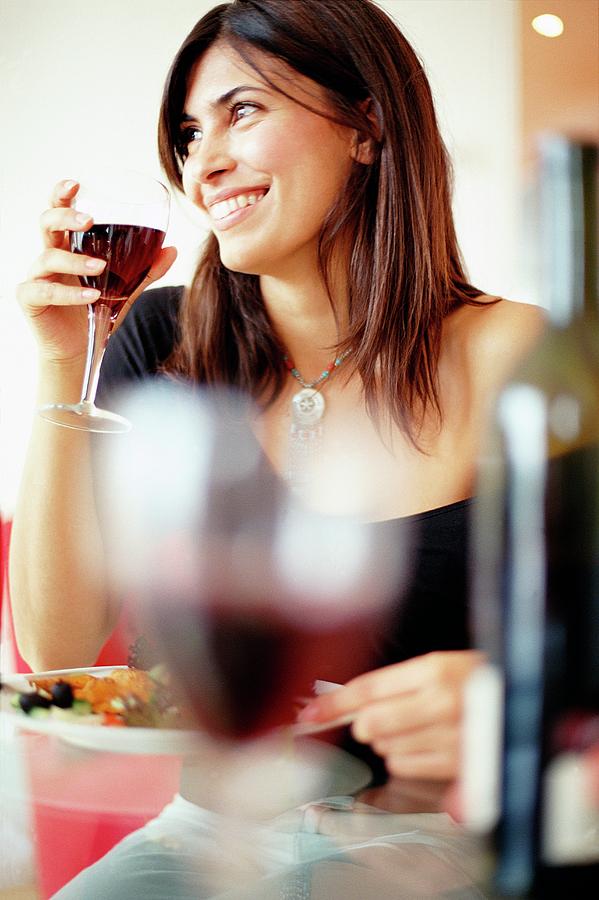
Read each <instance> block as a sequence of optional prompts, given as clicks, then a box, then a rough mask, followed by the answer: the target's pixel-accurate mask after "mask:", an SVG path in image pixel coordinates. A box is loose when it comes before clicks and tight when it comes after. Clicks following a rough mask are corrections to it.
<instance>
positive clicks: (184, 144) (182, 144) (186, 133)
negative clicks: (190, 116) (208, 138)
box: [179, 125, 202, 156]
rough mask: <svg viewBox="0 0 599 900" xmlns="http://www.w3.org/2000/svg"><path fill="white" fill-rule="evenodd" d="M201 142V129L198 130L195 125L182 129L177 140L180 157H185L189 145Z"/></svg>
mask: <svg viewBox="0 0 599 900" xmlns="http://www.w3.org/2000/svg"><path fill="white" fill-rule="evenodd" d="M201 140H202V129H201V128H198V126H197V125H188V126H187V127H186V128H182V129H181V136H180V138H179V148H180V151H181V153H182V155H183V156H187V154H188V153H189V148H190V145H191V144H193V143H195V142H197V141H201Z"/></svg>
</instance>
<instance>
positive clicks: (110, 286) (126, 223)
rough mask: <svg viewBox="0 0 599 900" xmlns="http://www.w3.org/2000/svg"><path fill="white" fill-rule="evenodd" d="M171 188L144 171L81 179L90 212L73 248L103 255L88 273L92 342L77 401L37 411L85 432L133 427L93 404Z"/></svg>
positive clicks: (83, 205)
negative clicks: (97, 268)
mask: <svg viewBox="0 0 599 900" xmlns="http://www.w3.org/2000/svg"><path fill="white" fill-rule="evenodd" d="M169 203H170V198H169V193H168V191H167V189H166V187H165V186H164V185H163V184H162V183H161V182H160V181H157V180H156V179H154V178H151V177H150V176H148V175H144V174H143V173H141V172H133V171H127V170H103V171H100V172H96V173H93V174H91V175H89V176H88V177H86V178H84V179H82V180H81V184H80V188H79V191H78V193H77V196H76V198H75V201H74V203H73V207H74V208H75V209H77V210H80V211H81V212H83V213H86V214H88V215H90V216H91V217H92V219H93V222H92V225H91V227H90V228H88V229H87V230H86V231H73V232H71V237H70V244H71V251H72V252H73V253H84V254H86V255H88V256H92V257H95V258H98V259H105V260H106V266H105V268H104V271H103V272H101V273H100V274H99V275H86V276H84V277H83V278H82V282H83V284H84V285H85V286H86V287H89V288H95V289H97V290H99V291H101V294H100V297H99V298H98V300H96V302H95V303H90V304H88V307H87V316H88V346H87V360H86V366H85V375H84V379H83V388H82V391H81V400H80V401H79V403H50V404H47V405H45V406H42V407H40V409H39V410H38V412H39V414H40V415H41V416H42V418H44V419H47V420H48V421H49V422H54V423H55V424H56V425H64V426H66V427H67V428H77V429H81V430H82V431H96V432H117V433H118V432H125V431H128V430H129V429H130V428H131V425H130V423H129V421H128V420H127V419H126V418H124V417H123V416H119V415H117V414H116V413H112V412H109V411H108V410H105V409H99V408H98V407H97V406H96V405H95V402H94V401H95V397H96V390H97V386H98V377H99V374H100V366H101V364H102V359H103V357H104V352H105V350H106V345H107V343H108V339H109V338H110V335H111V333H112V330H113V328H114V325H115V322H116V320H117V317H118V315H119V313H120V311H121V309H122V308H123V306H124V305H125V303H126V302H127V300H128V299H129V298H130V297H131V295H132V294H133V293H134V291H136V290H137V288H138V287H139V286H140V284H141V283H142V281H143V280H144V278H145V277H146V275H147V274H148V272H149V270H150V268H151V266H152V264H153V263H154V261H155V259H156V257H157V255H158V253H159V252H160V249H161V247H162V242H163V241H164V236H165V233H166V228H167V224H168V214H169Z"/></svg>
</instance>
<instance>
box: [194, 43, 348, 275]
mask: <svg viewBox="0 0 599 900" xmlns="http://www.w3.org/2000/svg"><path fill="white" fill-rule="evenodd" d="M259 63H260V65H261V66H262V65H264V68H265V70H266V71H267V73H268V76H269V77H272V80H273V82H274V83H275V84H279V83H280V84H281V86H283V87H284V89H285V90H286V91H287V92H288V93H289V94H291V95H292V96H293V97H298V98H299V99H301V100H303V102H306V103H309V104H310V105H311V106H312V107H314V108H316V109H319V110H320V109H322V110H323V111H326V109H327V107H326V105H325V100H324V97H323V92H322V90H321V89H320V87H319V86H318V85H316V84H315V83H314V82H312V81H311V80H310V79H307V78H304V77H303V76H301V75H299V74H297V73H296V72H293V71H292V70H289V69H285V68H283V66H282V64H280V63H277V62H275V61H273V60H271V58H270V57H267V56H264V55H260V58H259ZM181 129H182V134H183V138H184V143H185V145H186V147H187V150H188V154H189V155H188V157H187V159H186V161H185V164H184V167H183V187H184V190H185V193H186V195H187V196H188V197H189V198H190V199H191V200H192V201H193V202H194V203H195V204H196V205H197V206H198V207H200V208H201V209H202V210H204V211H205V213H206V215H207V217H208V219H209V222H210V227H211V229H212V231H213V232H214V234H215V235H216V238H217V240H218V243H219V247H220V255H221V259H222V262H223V264H224V265H225V266H226V267H227V268H229V269H232V270H234V271H238V272H247V273H253V274H257V275H265V274H266V275H274V276H277V275H279V276H285V275H287V276H293V275H294V274H301V273H302V271H303V270H304V268H305V267H314V265H315V264H316V259H317V256H316V250H317V243H318V236H319V233H320V230H321V227H322V224H323V221H324V219H325V217H326V215H327V213H328V211H329V210H330V208H331V207H332V205H333V203H334V201H335V200H336V199H337V197H338V196H339V194H340V192H341V191H342V189H343V187H344V184H345V182H346V179H347V176H348V174H349V171H350V168H351V165H352V161H353V156H354V145H355V132H354V131H353V130H352V129H349V128H344V127H341V126H339V125H336V124H335V123H332V122H330V121H329V120H328V119H326V118H324V116H321V115H318V114H317V113H314V112H310V111H309V110H307V109H305V108H304V107H303V106H300V104H299V103H296V102H294V100H292V99H290V98H289V97H286V96H285V95H284V94H281V93H279V92H278V91H276V90H274V89H273V88H271V87H269V86H268V85H267V84H266V83H265V82H264V81H262V79H261V78H260V76H259V75H258V74H257V73H256V72H255V71H254V69H252V67H251V66H249V65H248V64H247V63H245V62H244V61H243V60H242V58H241V57H240V56H239V54H238V53H236V52H235V50H233V49H232V48H231V47H229V46H228V45H226V44H224V43H217V44H214V45H213V46H212V47H211V48H210V49H209V50H208V51H207V52H206V53H205V54H204V56H203V57H202V58H201V60H200V61H199V62H198V63H197V64H196V66H195V68H194V69H193V70H192V73H191V77H190V81H189V90H188V93H187V98H186V102H185V110H184V121H183V122H182V125H181Z"/></svg>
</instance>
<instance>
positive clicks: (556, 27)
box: [531, 13, 564, 37]
mask: <svg viewBox="0 0 599 900" xmlns="http://www.w3.org/2000/svg"><path fill="white" fill-rule="evenodd" d="M531 25H532V27H533V28H534V30H535V31H537V32H538V33H539V34H542V35H543V37H559V36H560V34H563V31H564V23H563V22H562V20H561V19H560V17H559V16H554V15H552V14H551V13H545V15H543V16H535V18H534V19H533V20H532V22H531Z"/></svg>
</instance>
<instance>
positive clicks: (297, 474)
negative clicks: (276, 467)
mask: <svg viewBox="0 0 599 900" xmlns="http://www.w3.org/2000/svg"><path fill="white" fill-rule="evenodd" d="M350 353H351V348H350V349H349V350H345V351H344V352H343V353H341V354H339V356H336V357H335V358H334V359H332V360H331V362H330V363H329V364H328V365H327V367H326V368H325V369H324V370H323V371H322V372H321V373H320V375H319V376H318V378H315V379H314V381H306V380H305V379H304V378H303V377H302V374H301V372H300V371H299V369H297V368H296V366H295V364H294V362H293V360H292V359H291V358H290V357H289V356H288V355H285V356H284V357H283V362H284V363H285V366H286V367H287V369H288V371H289V373H290V374H291V375H292V376H293V377H294V378H295V379H296V381H299V383H300V384H301V386H302V390H301V391H298V392H297V393H296V394H294V395H293V397H292V398H291V428H290V432H289V460H288V462H289V465H288V474H287V478H288V481H289V482H290V485H291V487H292V488H293V489H294V490H301V489H302V487H305V485H306V482H307V480H308V479H309V464H310V462H312V461H313V460H314V458H315V456H316V455H317V454H318V452H319V451H320V448H321V446H322V435H323V428H322V417H323V415H324V411H325V408H326V404H325V401H324V397H323V396H322V389H323V387H324V386H325V384H326V382H327V381H328V379H329V378H330V377H331V375H333V374H334V373H335V372H336V370H337V369H338V368H339V366H340V365H341V363H342V362H343V360H344V359H346V358H347V357H348V356H349V354H350Z"/></svg>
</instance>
